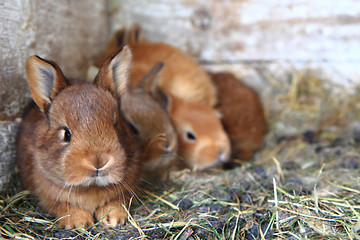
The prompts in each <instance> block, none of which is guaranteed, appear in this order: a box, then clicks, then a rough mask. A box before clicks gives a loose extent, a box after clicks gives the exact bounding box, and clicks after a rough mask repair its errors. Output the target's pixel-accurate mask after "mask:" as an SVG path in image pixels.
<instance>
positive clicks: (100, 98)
mask: <svg viewBox="0 0 360 240" xmlns="http://www.w3.org/2000/svg"><path fill="white" fill-rule="evenodd" d="M117 115H118V109H117V103H116V100H115V99H114V98H113V97H112V95H111V94H110V93H109V92H107V91H105V90H102V89H99V88H97V87H96V86H93V85H79V86H72V87H69V88H67V89H65V90H64V91H62V92H61V93H59V94H58V96H57V97H56V98H55V99H54V100H53V101H52V104H51V106H50V109H49V119H50V124H55V125H63V126H66V127H69V128H78V127H81V126H83V125H85V126H87V127H91V126H97V125H104V124H106V123H109V122H112V123H113V122H114V121H115V119H116V116H117ZM58 127H59V126H58Z"/></svg>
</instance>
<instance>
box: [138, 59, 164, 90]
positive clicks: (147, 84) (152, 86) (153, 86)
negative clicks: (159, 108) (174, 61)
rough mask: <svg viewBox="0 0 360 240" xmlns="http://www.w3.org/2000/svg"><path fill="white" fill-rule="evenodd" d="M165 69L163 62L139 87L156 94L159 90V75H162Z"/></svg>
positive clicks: (155, 67)
mask: <svg viewBox="0 0 360 240" xmlns="http://www.w3.org/2000/svg"><path fill="white" fill-rule="evenodd" d="M163 67H164V63H163V62H158V63H156V64H155V65H154V66H153V67H152V68H151V69H150V71H149V72H147V73H146V74H145V76H144V77H143V78H142V79H141V80H140V82H139V84H138V87H140V88H142V89H144V90H145V91H147V92H148V93H150V94H154V93H156V91H157V88H158V81H159V74H160V73H161V71H162V69H163Z"/></svg>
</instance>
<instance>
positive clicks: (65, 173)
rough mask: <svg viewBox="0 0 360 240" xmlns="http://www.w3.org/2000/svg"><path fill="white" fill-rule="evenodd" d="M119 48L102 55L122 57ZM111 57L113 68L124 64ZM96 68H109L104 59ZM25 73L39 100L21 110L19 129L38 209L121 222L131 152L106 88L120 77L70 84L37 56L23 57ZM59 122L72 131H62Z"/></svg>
mask: <svg viewBox="0 0 360 240" xmlns="http://www.w3.org/2000/svg"><path fill="white" fill-rule="evenodd" d="M123 54H124V52H120V53H118V54H117V55H116V56H115V57H114V58H112V59H111V60H109V61H108V62H110V63H112V62H113V61H114V59H115V60H116V59H117V58H118V57H119V56H120V58H122V59H126V57H125V58H124V56H122V55H123ZM125 55H126V54H125ZM115 64H116V66H117V68H115V70H117V71H122V70H123V69H122V68H121V67H120V66H118V64H119V63H115ZM103 68H106V72H112V71H114V68H109V65H108V64H105V65H104V66H103ZM102 70H103V71H105V70H104V69H102ZM26 73H27V80H28V82H29V86H30V89H31V93H32V96H33V99H34V101H35V103H36V104H37V105H38V107H39V108H36V107H35V108H32V109H31V110H30V111H29V112H28V113H27V114H26V116H25V117H24V119H23V122H22V126H21V129H20V132H19V135H18V141H17V161H18V164H19V169H20V173H21V176H22V180H23V183H24V185H25V186H26V187H27V188H28V189H29V190H30V191H31V192H32V193H33V194H35V195H36V196H37V197H38V198H39V203H40V205H41V206H42V208H43V209H44V210H46V211H48V212H49V213H51V214H52V215H54V216H56V217H58V218H59V220H58V223H59V225H60V226H61V227H66V228H74V227H75V228H78V227H87V226H90V225H92V224H94V221H95V220H97V221H101V222H102V223H104V224H110V225H116V224H119V223H120V224H124V223H125V221H126V219H127V214H126V211H125V209H124V207H123V206H125V207H127V206H128V202H129V198H130V197H131V196H133V195H134V189H135V188H136V183H137V179H138V161H137V155H138V153H137V147H136V145H135V142H134V141H135V138H134V136H133V135H132V132H131V130H130V129H129V128H128V126H127V125H126V124H125V120H124V119H123V117H122V115H121V114H120V113H119V110H118V109H119V107H118V102H117V100H116V98H115V97H114V96H113V95H112V94H111V93H110V92H109V91H107V90H105V89H120V88H121V81H123V79H113V81H112V82H107V83H105V82H104V83H103V85H101V84H97V85H94V84H69V82H68V81H67V80H66V79H65V77H64V75H63V73H62V72H61V70H60V68H59V67H58V66H57V65H56V64H55V63H53V62H50V61H47V60H43V59H41V58H39V57H36V56H33V57H30V58H29V59H28V61H27V64H26ZM113 75H116V76H118V77H119V76H122V75H123V73H121V72H120V73H119V72H118V73H113ZM125 75H126V74H125ZM107 84H109V85H107ZM39 109H40V111H39ZM65 127H66V128H67V129H69V130H70V132H71V138H68V139H67V138H66V137H65V136H66V134H65V132H66V130H65ZM66 139H67V140H66ZM68 140H69V141H68ZM97 172H98V175H97V174H96V173H97ZM110 210H111V211H110ZM109 211H110V212H109ZM106 214H108V215H107V216H106ZM93 216H95V218H94V217H93ZM105 216H106V217H105Z"/></svg>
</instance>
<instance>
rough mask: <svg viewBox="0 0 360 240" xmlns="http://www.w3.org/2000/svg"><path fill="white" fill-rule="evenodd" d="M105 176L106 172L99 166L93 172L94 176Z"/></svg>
mask: <svg viewBox="0 0 360 240" xmlns="http://www.w3.org/2000/svg"><path fill="white" fill-rule="evenodd" d="M103 176H105V174H104V172H103V171H102V170H101V169H98V168H97V169H96V171H95V172H93V174H92V177H103Z"/></svg>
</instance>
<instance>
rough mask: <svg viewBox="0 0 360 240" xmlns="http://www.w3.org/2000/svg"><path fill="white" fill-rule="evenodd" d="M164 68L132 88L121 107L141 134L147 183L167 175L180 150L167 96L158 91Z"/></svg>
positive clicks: (158, 66) (154, 70)
mask: <svg viewBox="0 0 360 240" xmlns="http://www.w3.org/2000/svg"><path fill="white" fill-rule="evenodd" d="M162 66H163V64H162V63H158V64H156V65H155V66H154V67H153V68H152V69H151V70H150V71H149V72H148V73H147V74H146V75H145V76H144V77H143V79H142V80H141V81H140V82H139V83H138V85H137V86H135V87H132V88H129V89H128V91H127V92H126V94H124V96H123V97H122V104H121V110H122V111H123V112H124V115H125V117H126V119H127V120H128V122H129V123H130V124H132V126H133V127H134V128H135V129H136V132H137V134H138V137H139V142H140V146H141V149H142V150H143V154H142V163H143V164H142V165H143V171H142V173H143V177H144V178H145V179H146V180H147V181H151V180H153V179H154V178H158V176H159V175H160V176H161V175H163V173H164V172H165V170H166V168H167V167H168V166H169V165H171V164H170V163H171V162H173V161H174V160H175V156H176V154H177V149H178V139H177V134H176V131H175V129H174V127H173V125H172V123H171V122H170V119H169V116H168V114H167V112H166V108H167V104H168V99H167V96H166V95H165V94H164V93H163V92H162V91H161V90H160V89H159V88H158V87H157V80H158V74H159V73H160V71H161V69H162ZM155 99H157V100H158V102H157V101H156V100H155ZM159 102H160V103H161V104H159Z"/></svg>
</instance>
